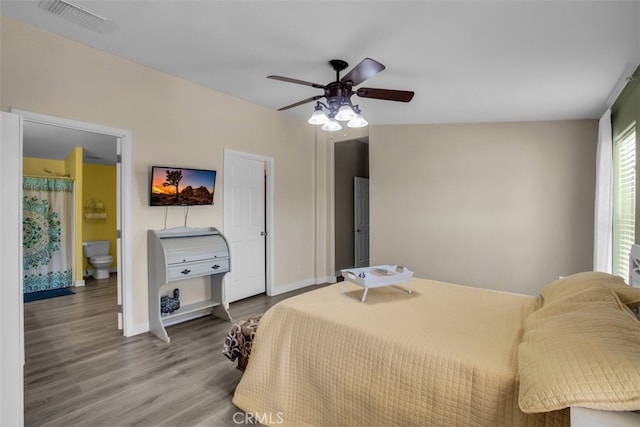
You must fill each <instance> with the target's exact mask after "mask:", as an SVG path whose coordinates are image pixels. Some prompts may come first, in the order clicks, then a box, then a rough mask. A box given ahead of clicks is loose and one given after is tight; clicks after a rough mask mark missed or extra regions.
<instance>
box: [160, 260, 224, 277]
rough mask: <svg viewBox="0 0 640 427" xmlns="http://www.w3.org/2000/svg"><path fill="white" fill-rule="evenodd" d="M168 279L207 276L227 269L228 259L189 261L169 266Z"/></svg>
mask: <svg viewBox="0 0 640 427" xmlns="http://www.w3.org/2000/svg"><path fill="white" fill-rule="evenodd" d="M168 270H169V274H168V279H169V281H172V280H183V279H186V278H189V277H198V276H208V275H210V274H218V273H224V272H227V271H229V259H228V258H226V259H213V260H207V261H203V262H189V263H183V264H176V265H173V266H169V269H168Z"/></svg>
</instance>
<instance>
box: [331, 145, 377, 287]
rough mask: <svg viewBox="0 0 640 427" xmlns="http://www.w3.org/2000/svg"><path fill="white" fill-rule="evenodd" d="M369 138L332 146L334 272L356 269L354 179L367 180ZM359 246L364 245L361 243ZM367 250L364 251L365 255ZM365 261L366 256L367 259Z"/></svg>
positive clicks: (338, 273) (337, 273)
mask: <svg viewBox="0 0 640 427" xmlns="http://www.w3.org/2000/svg"><path fill="white" fill-rule="evenodd" d="M368 142H369V138H368V137H365V138H359V139H353V140H348V141H341V142H336V143H335V144H334V171H335V177H334V195H335V196H334V197H335V237H334V238H335V269H336V276H340V274H341V273H340V270H341V269H344V268H352V267H356V266H360V265H358V263H357V262H356V259H355V253H356V238H355V235H356V233H357V230H356V224H355V210H354V209H355V204H354V187H355V185H354V179H355V178H356V177H357V178H369V144H368ZM360 243H361V244H362V243H363V242H360ZM366 244H367V248H362V247H361V248H360V249H361V250H362V249H364V250H365V251H366V253H367V254H368V239H366ZM367 258H368V256H367Z"/></svg>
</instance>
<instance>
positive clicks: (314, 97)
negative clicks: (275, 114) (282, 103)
mask: <svg viewBox="0 0 640 427" xmlns="http://www.w3.org/2000/svg"><path fill="white" fill-rule="evenodd" d="M323 96H324V95H316V96H312V97H311V98H307V99H303V100H302V101H299V102H296V103H295V104H291V105H287V106H286V107H282V108H278V111H282V110H288V109H289V108H293V107H297V106H298V105H302V104H306V103H307V102H311V101H315V100H317V99H320V98H322V97H323Z"/></svg>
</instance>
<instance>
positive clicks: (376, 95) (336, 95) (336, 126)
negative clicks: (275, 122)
mask: <svg viewBox="0 0 640 427" xmlns="http://www.w3.org/2000/svg"><path fill="white" fill-rule="evenodd" d="M329 65H331V67H332V68H333V69H334V70H335V72H336V80H335V81H333V82H331V83H328V84H326V85H321V84H318V83H311V82H307V81H304V80H298V79H292V78H289V77H282V76H267V78H268V79H273V80H280V81H283V82H289V83H296V84H300V85H305V86H311V87H314V88H317V89H323V90H324V94H323V95H316V96H312V97H310V98H307V99H303V100H302V101H299V102H296V103H294V104H291V105H287V106H286V107H282V108H279V109H278V111H282V110H288V109H289V108H293V107H297V106H299V105H303V104H306V103H308V102H312V101H317V102H316V107H315V111H314V112H313V114H312V115H311V118H310V119H309V123H311V124H317V125H323V126H322V129H323V130H327V131H335V130H340V129H342V126H341V125H340V123H338V120H340V121H346V120H348V121H349V122H348V124H347V126H349V127H364V126H366V125H367V124H368V123H367V121H366V120H365V119H364V118H363V117H362V112H361V111H360V107H359V106H358V105H353V103H352V102H351V97H352V96H353V95H354V94H355V95H358V96H359V97H361V98H373V99H382V100H386V101H399V102H409V101H411V99H412V98H413V95H414V93H413V92H412V91H408V90H392V89H376V88H367V87H361V88H358V89H355V90H354V86H357V85H359V84H360V83H362V82H364V81H365V80H367V79H370V78H371V77H373V76H375V75H376V74H378V73H379V72H380V71H382V70H384V69H385V66H384V65H382V64H381V63H379V62H378V61H376V60H373V59H371V58H365V59H363V60H362V61H361V62H360V63H359V64H358V65H356V66H355V67H353V69H351V71H349V72H348V73H347V74H345V75H344V76H343V77H342V78H340V71H342V70H344V69H346V68H347V67H348V66H349V64H348V63H347V62H346V61H343V60H341V59H332V60H331V61H329ZM320 98H326V104H325V103H323V102H321V101H318V100H319V99H320ZM323 107H324V108H325V109H326V110H327V111H328V114H327V113H326V112H325V111H324V110H323Z"/></svg>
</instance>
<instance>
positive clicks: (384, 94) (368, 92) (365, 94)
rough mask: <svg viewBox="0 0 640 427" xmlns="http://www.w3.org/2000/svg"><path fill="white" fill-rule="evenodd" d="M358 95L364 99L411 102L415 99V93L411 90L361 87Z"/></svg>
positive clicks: (357, 92)
mask: <svg viewBox="0 0 640 427" xmlns="http://www.w3.org/2000/svg"><path fill="white" fill-rule="evenodd" d="M356 95H358V96H359V97H362V98H373V99H384V100H387V101H400V102H409V101H411V100H412V99H413V95H414V92H412V91H409V90H392V89H374V88H371V87H361V88H360V89H358V90H357V91H356Z"/></svg>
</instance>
